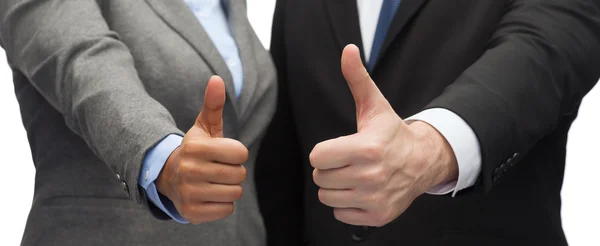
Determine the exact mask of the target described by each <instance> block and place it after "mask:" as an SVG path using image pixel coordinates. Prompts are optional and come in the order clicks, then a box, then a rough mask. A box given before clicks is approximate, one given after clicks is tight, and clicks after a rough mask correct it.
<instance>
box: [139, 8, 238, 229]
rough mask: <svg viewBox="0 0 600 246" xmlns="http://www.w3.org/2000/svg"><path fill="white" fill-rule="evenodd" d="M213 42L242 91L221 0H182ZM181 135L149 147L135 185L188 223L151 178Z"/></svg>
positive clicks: (236, 91) (153, 178) (152, 200)
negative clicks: (161, 193)
mask: <svg viewBox="0 0 600 246" xmlns="http://www.w3.org/2000/svg"><path fill="white" fill-rule="evenodd" d="M185 2H186V3H187V4H188V6H189V7H190V9H191V10H192V12H193V13H194V15H195V16H196V18H198V21H199V22H200V24H202V26H203V27H204V30H205V31H206V33H207V34H208V35H209V36H210V39H211V40H212V42H213V44H214V45H215V46H216V47H217V50H218V51H219V53H220V54H221V57H223V60H225V63H226V64H227V67H228V68H229V71H230V72H231V76H232V78H233V85H234V88H235V93H236V96H239V94H240V93H241V91H242V86H243V67H242V62H241V59H240V56H239V52H238V47H237V44H236V43H235V40H234V39H233V36H232V34H231V30H230V29H229V23H228V21H227V16H226V14H225V9H224V8H225V7H224V5H223V4H222V2H221V0H185ZM182 139H183V137H181V136H179V135H173V134H171V135H169V136H167V137H166V138H164V139H163V140H161V141H160V142H159V143H158V144H157V145H156V146H155V147H154V148H152V149H150V151H148V153H147V154H146V156H145V157H144V161H143V164H142V170H141V173H140V179H139V180H140V181H139V185H140V186H141V187H143V188H144V189H145V190H146V195H147V197H148V199H149V200H150V201H151V202H152V203H154V205H156V207H158V208H160V209H161V210H162V211H163V212H165V213H166V214H167V215H169V216H170V217H171V218H173V219H174V220H175V221H177V222H179V223H183V224H185V223H188V222H187V221H186V220H185V219H184V218H183V217H181V215H180V214H179V213H178V212H177V209H175V206H174V205H173V202H171V201H170V200H169V199H168V198H167V197H165V196H162V195H160V194H159V193H158V190H157V189H156V185H155V183H154V181H155V180H156V178H158V174H159V173H160V171H161V170H162V168H163V166H164V165H165V163H166V161H167V159H168V158H169V156H170V155H171V153H172V152H173V151H174V150H175V149H176V148H177V147H178V146H179V145H180V144H181V140H182Z"/></svg>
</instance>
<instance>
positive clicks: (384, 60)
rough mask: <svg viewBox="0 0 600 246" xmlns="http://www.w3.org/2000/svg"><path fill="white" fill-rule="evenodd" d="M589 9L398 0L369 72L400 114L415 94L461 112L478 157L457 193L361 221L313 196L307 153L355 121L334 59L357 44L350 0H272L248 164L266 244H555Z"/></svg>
mask: <svg viewBox="0 0 600 246" xmlns="http://www.w3.org/2000/svg"><path fill="white" fill-rule="evenodd" d="M599 17H600V1H591V0H568V1H567V0H546V1H530V0H455V1H434V0H404V1H402V3H401V4H400V7H399V10H398V12H397V14H396V16H395V19H394V20H393V24H392V26H391V28H390V31H389V33H388V36H387V39H386V41H385V44H384V47H383V51H382V55H381V56H380V58H379V60H377V61H375V62H376V67H375V69H374V71H373V72H372V77H373V79H374V81H375V82H376V84H377V85H378V86H379V88H380V89H381V91H382V93H383V94H384V95H385V97H386V98H387V99H388V100H389V102H390V103H391V105H392V106H393V107H394V109H395V110H396V112H397V113H398V114H399V115H400V116H401V117H408V116H411V115H413V114H415V113H417V112H419V111H421V110H423V109H426V108H445V109H448V110H451V111H453V112H454V113H456V114H458V115H459V116H461V117H462V118H463V119H464V120H465V121H466V122H467V123H468V124H469V125H470V126H471V127H472V129H473V130H474V132H475V133H476V135H477V137H478V140H479V143H480V146H481V152H482V171H481V174H480V178H479V181H478V183H477V184H476V185H475V186H474V187H472V188H470V189H467V190H464V191H461V192H459V193H458V195H457V197H455V198H452V197H451V196H449V195H448V196H434V195H422V196H420V197H419V198H417V199H416V200H415V201H414V203H413V204H412V206H411V207H410V208H409V209H408V210H407V211H406V212H405V213H404V214H402V215H401V216H400V217H399V218H397V219H396V220H395V221H393V222H391V223H390V224H388V225H386V226H383V227H381V228H374V229H369V230H363V229H362V228H360V227H352V226H349V225H346V224H344V223H341V222H339V221H337V220H336V219H335V218H334V217H333V213H332V209H331V208H329V207H327V206H325V205H323V204H321V203H320V202H319V200H318V198H317V190H318V188H317V186H316V185H315V184H314V183H313V181H312V176H311V173H312V167H311V166H310V165H309V162H308V155H309V153H310V151H311V150H312V148H313V147H314V146H315V144H317V143H319V142H320V141H323V140H327V139H331V138H335V137H338V136H343V135H348V134H352V133H355V132H356V122H355V107H354V102H353V99H352V96H351V94H350V90H349V89H348V86H347V84H346V82H345V80H344V78H343V76H342V73H341V70H340V56H341V52H342V48H343V47H344V46H345V45H346V44H349V43H354V44H357V45H358V46H359V47H361V49H362V48H363V47H362V44H361V35H360V28H359V19H358V12H357V7H356V3H355V1H353V0H348V1H339V0H302V1H291V0H288V1H285V0H280V1H278V4H277V7H276V14H275V21H274V27H273V38H272V40H273V42H272V47H271V49H272V54H273V56H274V58H275V62H276V64H277V67H278V71H279V74H280V76H279V77H280V89H281V90H280V94H279V105H278V109H277V113H276V116H275V119H274V121H273V122H272V125H271V126H270V131H268V135H267V136H266V138H265V140H264V142H263V144H262V145H261V150H262V151H263V153H264V154H260V155H259V160H258V162H257V163H259V167H258V170H257V173H256V175H257V182H258V184H257V185H258V187H257V188H258V192H259V200H260V205H261V212H262V214H263V216H264V217H265V221H266V225H267V231H268V235H269V240H270V242H271V245H292V243H295V242H301V243H302V244H303V245H323V246H333V245H354V243H356V242H359V241H360V242H361V243H360V245H461V246H462V245H548V246H549V245H566V239H565V236H564V233H563V230H562V227H561V217H560V209H561V198H560V190H561V185H562V180H563V172H564V167H565V152H566V149H565V145H566V142H567V132H568V130H569V127H570V125H571V123H572V122H573V120H574V119H575V117H576V115H577V110H578V107H579V105H580V102H581V100H582V97H583V96H584V95H585V94H586V93H587V92H588V91H589V90H590V89H591V88H592V87H593V86H594V84H595V83H596V81H597V80H598V78H599V75H600V19H599ZM367 48H370V47H367ZM371 62H373V61H371ZM575 164H577V165H590V164H592V163H575Z"/></svg>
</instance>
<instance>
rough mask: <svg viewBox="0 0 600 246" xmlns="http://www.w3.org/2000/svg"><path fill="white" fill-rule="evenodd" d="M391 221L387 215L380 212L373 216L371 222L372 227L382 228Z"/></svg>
mask: <svg viewBox="0 0 600 246" xmlns="http://www.w3.org/2000/svg"><path fill="white" fill-rule="evenodd" d="M391 221H392V219H391V217H390V216H389V213H387V212H384V211H382V212H378V213H375V214H374V216H373V221H372V222H373V226H375V227H382V226H385V225H387V224H388V223H390V222H391Z"/></svg>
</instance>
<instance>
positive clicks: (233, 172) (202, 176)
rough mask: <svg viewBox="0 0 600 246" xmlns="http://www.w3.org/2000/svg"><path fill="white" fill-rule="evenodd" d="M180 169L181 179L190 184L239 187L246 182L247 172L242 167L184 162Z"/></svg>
mask: <svg viewBox="0 0 600 246" xmlns="http://www.w3.org/2000/svg"><path fill="white" fill-rule="evenodd" d="M183 163H184V165H185V166H184V167H183V168H182V167H179V177H180V179H182V181H184V182H185V183H188V184H201V183H207V182H209V183H214V184H223V185H239V184H241V183H242V182H244V180H246V175H247V171H246V168H245V167H244V166H242V165H229V164H222V163H215V162H204V163H191V164H190V163H189V162H183Z"/></svg>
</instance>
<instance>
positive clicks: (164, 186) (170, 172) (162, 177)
mask: <svg viewBox="0 0 600 246" xmlns="http://www.w3.org/2000/svg"><path fill="white" fill-rule="evenodd" d="M179 151H180V147H177V148H176V149H175V150H173V152H172V153H171V155H169V158H168V159H167V162H166V163H165V165H164V166H163V168H162V170H161V171H160V173H159V174H158V177H157V178H156V182H155V184H156V189H157V190H158V192H159V193H160V194H162V195H164V196H166V197H168V198H169V199H171V200H173V199H172V198H171V190H172V189H171V185H170V180H172V178H173V177H174V174H175V173H176V170H175V169H176V167H177V161H178V160H177V159H178V157H179Z"/></svg>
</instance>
